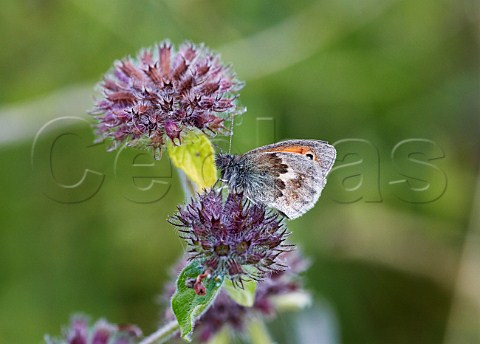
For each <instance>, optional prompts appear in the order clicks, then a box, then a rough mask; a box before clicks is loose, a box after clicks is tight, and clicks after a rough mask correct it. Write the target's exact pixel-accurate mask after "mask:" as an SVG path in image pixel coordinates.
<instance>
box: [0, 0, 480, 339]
mask: <svg viewBox="0 0 480 344" xmlns="http://www.w3.org/2000/svg"><path fill="white" fill-rule="evenodd" d="M477 7H478V3H476V1H474V0H471V1H470V0H462V1H455V0H441V1H438V0H426V1H421V2H419V1H413V0H389V1H379V0H378V1H374V0H364V1H360V2H356V1H353V0H323V1H314V0H304V1H289V0H276V1H273V0H268V1H239V0H235V1H228V2H227V1H219V0H218V1H213V0H196V1H194V0H185V1H175V0H166V1H159V0H151V1H144V2H138V1H136V2H134V1H129V0H118V1H115V2H113V1H104V0H100V1H84V0H82V1H80V0H69V1H54V0H43V1H40V0H26V1H14V0H6V1H3V2H2V11H0V41H1V42H2V49H1V51H0V65H1V66H2V73H1V82H0V104H1V106H2V107H0V125H1V126H3V128H2V130H3V132H5V133H7V132H8V133H9V134H12V135H13V136H15V135H17V136H18V137H19V138H20V139H18V140H11V139H10V140H9V141H2V144H1V145H0V166H2V168H1V172H0V173H1V178H0V190H2V192H1V197H0V205H1V206H0V276H1V277H0V342H2V343H3V342H5V343H37V342H40V341H41V338H42V336H43V334H44V333H58V331H59V328H60V326H61V325H62V324H66V323H67V321H68V318H69V314H70V313H72V312H75V311H82V312H85V313H88V314H91V315H92V316H93V317H94V318H98V317H101V316H106V317H107V318H108V319H109V320H110V321H111V322H115V323H125V322H128V323H136V324H138V325H140V326H141V327H142V328H143V330H144V332H145V333H149V332H151V331H153V329H154V328H155V326H156V325H157V324H158V322H159V319H160V314H161V310H160V308H159V306H158V305H157V303H156V298H157V296H158V295H159V294H160V293H161V291H162V286H163V285H164V283H165V282H166V280H167V278H168V274H169V271H170V270H169V269H170V266H171V265H172V264H173V263H174V262H175V260H176V259H177V258H178V257H179V256H180V255H181V252H182V250H183V247H182V244H181V241H180V240H179V239H177V237H176V234H175V231H174V230H173V229H172V228H171V226H170V225H168V224H167V223H166V221H165V219H166V217H167V216H168V215H169V214H172V213H173V212H174V211H175V206H176V204H178V203H179V202H182V200H183V195H182V193H181V186H180V184H179V183H180V182H179V180H178V177H177V175H176V172H175V171H174V169H173V168H172V166H171V165H170V162H169V161H168V159H167V157H166V156H165V157H164V158H163V159H162V160H161V161H160V162H157V163H154V162H153V160H152V159H151V156H149V155H148V154H146V153H145V152H138V151H130V150H123V151H121V152H120V153H117V152H114V153H107V152H106V151H105V147H104V146H103V145H92V142H93V134H92V130H91V128H90V127H89V125H86V124H85V123H80V122H81V121H80V122H79V123H77V124H76V123H74V122H75V121H73V122H72V123H70V122H68V121H67V122H68V123H66V124H67V125H66V126H55V128H53V129H52V130H50V131H44V132H42V133H41V135H39V137H38V139H37V141H35V145H34V146H35V147H34V148H35V149H34V151H33V159H31V154H32V145H33V143H34V135H30V134H28V138H26V139H25V137H24V135H23V132H28V133H30V132H37V131H39V130H40V128H41V126H42V125H43V124H46V123H47V121H48V120H49V119H51V118H54V117H61V116H79V117H81V118H84V119H87V121H89V123H91V122H92V121H91V119H90V118H88V116H87V115H86V111H87V110H88V109H89V108H90V107H91V105H92V101H91V96H93V95H94V92H93V86H94V84H95V83H96V82H97V81H98V80H99V79H100V78H101V76H102V74H103V73H104V72H106V71H107V70H108V69H109V68H110V66H111V65H112V62H113V61H114V60H115V59H119V58H121V57H123V56H125V55H128V54H130V55H133V54H135V53H136V52H137V50H138V49H140V48H141V47H142V46H147V45H151V44H153V43H154V42H158V41H161V40H163V39H164V38H170V39H171V40H172V42H174V43H176V44H178V43H180V42H182V41H183V40H185V39H188V40H192V41H194V42H205V43H206V44H207V45H208V46H209V47H211V48H213V49H215V50H217V51H219V52H221V53H223V57H224V59H225V60H226V61H225V62H231V63H233V66H234V69H235V70H236V71H237V72H238V74H239V75H238V76H239V78H240V79H242V80H246V81H247V85H246V87H245V88H244V90H243V91H242V95H241V97H240V100H241V102H242V103H243V104H244V105H245V106H247V108H248V112H247V113H246V114H245V115H244V116H243V120H242V123H241V125H239V124H240V123H236V124H237V126H236V127H235V136H234V140H233V150H234V152H237V153H240V152H244V151H246V150H248V149H252V148H254V147H256V146H257V145H260V144H267V143H271V142H273V141H278V140H281V139H286V138H318V139H324V140H328V141H330V142H336V141H339V140H342V139H346V138H359V139H363V140H367V141H368V142H370V143H371V145H372V147H374V150H373V157H374V159H366V160H365V161H364V164H363V165H362V173H363V174H364V176H368V175H370V176H371V175H375V176H376V175H378V182H377V183H376V184H374V185H373V186H372V187H373V188H376V189H374V190H370V191H372V192H373V193H375V194H376V195H378V197H377V196H376V197H377V198H378V199H376V200H375V201H370V202H369V201H368V199H365V198H364V199H360V200H358V201H357V202H353V203H342V202H339V195H338V194H337V191H338V190H342V184H341V182H342V181H341V180H340V181H339V180H337V179H335V176H334V175H332V177H331V180H330V181H329V184H327V187H326V189H325V191H324V195H323V197H322V198H321V200H320V201H319V203H318V204H317V206H316V207H315V208H314V209H313V210H312V211H310V212H309V213H308V214H306V215H305V216H304V217H302V218H301V219H299V220H297V221H293V222H291V223H290V225H289V227H290V229H291V230H293V232H294V234H293V235H292V241H294V242H296V243H298V244H299V246H301V247H303V248H304V250H305V251H306V253H307V255H310V256H311V257H312V259H313V265H312V268H311V270H310V271H309V273H308V283H307V286H308V287H309V288H310V289H311V290H312V291H313V292H314V294H315V296H316V298H317V300H322V301H323V303H324V304H326V305H328V307H329V309H331V312H332V314H333V315H332V316H333V318H334V322H333V323H334V325H335V324H336V326H335V328H337V329H338V338H339V341H340V342H341V343H422V344H424V343H442V342H444V340H445V338H451V332H452V331H453V332H454V333H457V335H458V336H460V337H455V338H463V339H465V338H467V339H470V340H471V341H470V342H475V339H478V338H479V337H478V335H479V334H478V332H476V330H478V328H477V329H475V325H472V323H469V322H465V323H464V322H462V321H460V322H459V321H458V320H457V319H454V318H453V315H452V313H451V310H452V309H453V308H454V306H455V304H454V303H453V301H454V300H456V298H457V297H458V295H457V294H458V283H457V281H456V276H457V274H458V273H459V271H460V267H461V264H463V258H464V257H463V256H461V252H462V247H463V245H464V242H465V238H468V237H467V236H466V235H467V233H468V230H469V229H470V230H475V229H476V228H475V227H474V226H472V223H473V220H472V219H471V216H472V214H473V215H474V214H476V213H478V212H480V209H479V208H478V207H479V205H478V204H476V205H475V204H473V198H474V195H473V193H474V187H473V185H475V182H476V179H477V178H478V163H479V159H478V157H479V153H480V141H479V135H478V133H479V129H480V128H479V126H480V123H479V116H478V115H479V102H478V98H479V78H478V76H479V74H478V72H479V47H478V42H479V37H480V32H479V29H478V27H479V22H478V18H479V17H478V8H477ZM84 85H87V86H84ZM72 86H78V87H79V89H80V90H82V92H79V93H78V96H77V99H76V100H78V101H77V102H72V103H66V104H63V106H64V107H63V108H66V109H68V111H66V113H50V112H48V106H47V110H45V109H42V110H41V111H40V110H39V111H38V112H37V111H35V107H33V108H32V107H24V105H28V104H35V103H32V102H34V101H36V100H38V99H43V98H46V99H53V100H52V101H57V102H62V99H60V100H59V99H58V97H57V98H55V97H53V98H48V97H49V96H50V95H52V94H53V95H55V94H60V95H61V94H62V93H61V92H62V90H64V89H66V88H68V87H72ZM85 87H87V89H89V90H90V89H91V90H92V91H91V93H90V95H91V96H90V95H88V96H85V94H89V92H85V90H84V88H85ZM65 101H66V100H65ZM57 105H58V104H57ZM12 108H13V109H19V110H18V111H17V112H18V113H17V112H16V113H15V114H16V115H15V116H12V115H11V114H12V112H11V111H10V110H11V109H12ZM52 108H55V107H54V105H52ZM24 109H28V111H27V110H25V111H27V112H25V111H24ZM22 111H24V112H22ZM17 115H18V116H17ZM44 115H45V118H44V117H42V116H44ZM22 116H23V117H22ZM52 116H53V117H52ZM20 118H22V119H23V120H22V121H21V122H19V123H20V124H21V125H16V124H17V122H15V121H16V120H17V119H20ZM43 118H44V119H43ZM29 119H30V120H29ZM39 119H40V122H39ZM38 123H42V124H41V125H38ZM9 137H10V136H9ZM410 138H423V139H428V140H431V141H433V142H435V144H436V145H437V146H438V147H440V149H441V150H442V151H443V152H444V155H445V157H444V158H440V159H437V160H435V161H432V163H434V164H435V165H436V166H437V167H438V168H439V169H440V170H442V171H443V172H444V174H445V175H446V177H447V187H446V190H445V192H444V193H443V194H442V195H441V197H440V198H439V199H438V200H436V201H434V202H430V203H426V204H415V203H412V202H404V201H402V200H400V199H398V197H397V196H396V195H395V192H394V191H393V189H392V188H391V185H390V184H389V182H390V181H392V180H396V179H399V178H401V175H400V174H399V171H398V170H397V169H396V168H397V166H396V165H395V164H394V162H393V161H392V159H391V152H392V149H393V148H394V147H395V145H397V143H399V142H401V141H402V140H405V139H410ZM216 141H217V143H218V144H219V145H220V146H222V147H224V148H225V147H228V145H227V143H226V142H225V140H223V141H221V138H219V139H218V140H216ZM55 142H56V143H57V144H55V145H53V143H55ZM52 147H53V148H52ZM339 153H341V154H342V153H346V152H342V151H340V149H339ZM50 154H51V159H50ZM344 158H345V160H344V161H343V163H348V162H354V161H355V159H353V160H349V159H351V158H352V157H348V156H345V157H344ZM133 161H135V162H136V163H138V164H140V165H142V164H143V165H149V164H150V166H143V168H142V167H139V168H135V167H132V162H133ZM357 161H358V159H357ZM32 162H33V165H32ZM85 168H89V169H90V170H93V171H97V172H99V173H101V175H103V179H102V177H101V175H100V179H96V180H93V181H92V182H91V183H92V185H87V187H88V190H87V191H86V192H85V193H84V194H81V193H80V194H72V193H69V192H68V189H65V188H63V189H62V188H58V185H57V184H56V183H61V184H64V185H72V184H75V183H76V182H78V181H79V180H81V178H82V176H83V173H84V169H85ZM407 172H408V171H407ZM412 173H413V172H412ZM133 177H136V178H133ZM151 177H161V178H160V179H161V180H162V181H163V183H161V185H158V187H159V189H154V192H153V194H152V193H148V192H144V193H142V192H140V191H139V189H138V187H140V188H142V187H143V188H147V187H148V186H149V185H150V183H151ZM102 180H103V182H102V183H101V185H100V187H99V188H98V192H94V193H93V194H91V195H90V196H91V197H90V196H89V192H90V191H91V190H95V188H96V187H97V186H98V185H97V182H101V181H102ZM89 181H90V179H89ZM353 184H355V183H353ZM135 185H136V186H137V187H135ZM343 189H345V185H344V186H343ZM159 195H160V196H159ZM58 200H61V202H58ZM475 207H476V208H475ZM472 263H474V264H475V263H476V264H477V265H480V261H475V262H472ZM477 282H478V281H477ZM479 290H480V288H479ZM460 296H461V295H460ZM477 297H478V294H477ZM476 300H477V302H478V301H479V298H477V299H476ZM472 302H474V301H472ZM473 304H474V303H473ZM477 305H478V304H477ZM473 309H474V310H475V308H473ZM476 311H477V313H475V312H473V313H471V316H467V317H466V318H467V319H469V321H472V319H474V317H475V316H476V315H477V316H478V315H480V313H478V309H477V310H476ZM469 314H470V313H469ZM462 319H463V318H462ZM294 323H295V321H294V317H289V316H285V317H281V318H280V319H279V320H277V321H275V322H274V323H273V324H271V326H270V327H271V329H272V330H273V338H275V339H276V341H277V342H279V343H292V342H295V340H296V339H294V337H293V334H292V333H295V331H296V329H294V328H293V326H294ZM473 324H475V320H473ZM314 326H315V325H314ZM449 333H450V335H447V334H449ZM462 336H464V337H462ZM475 336H477V337H475ZM282 338H286V339H283V340H282ZM464 342H468V341H466V340H465V341H464Z"/></svg>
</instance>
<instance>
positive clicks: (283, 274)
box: [162, 250, 309, 343]
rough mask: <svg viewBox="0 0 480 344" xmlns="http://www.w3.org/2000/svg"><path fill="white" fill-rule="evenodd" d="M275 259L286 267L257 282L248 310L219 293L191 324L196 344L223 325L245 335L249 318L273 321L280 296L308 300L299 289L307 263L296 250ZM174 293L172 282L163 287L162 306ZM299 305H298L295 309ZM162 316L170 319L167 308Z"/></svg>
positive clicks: (220, 328) (178, 268) (169, 311)
mask: <svg viewBox="0 0 480 344" xmlns="http://www.w3.org/2000/svg"><path fill="white" fill-rule="evenodd" d="M279 259H281V260H282V261H283V263H284V264H285V265H286V266H288V269H287V270H282V271H277V272H274V273H272V274H270V275H269V276H267V277H266V278H265V279H264V280H262V281H260V282H258V284H257V290H256V293H255V302H254V304H253V306H252V307H244V306H241V305H239V304H237V303H236V302H235V301H233V300H232V299H231V298H230V297H229V296H228V294H227V293H226V292H225V291H223V290H222V291H220V293H219V295H218V296H217V298H216V299H215V302H214V303H213V305H212V307H210V308H209V309H208V310H207V311H206V312H205V313H204V314H203V315H202V317H201V318H200V319H199V320H198V321H197V323H196V324H195V333H196V335H197V339H198V341H199V342H200V343H206V342H208V341H209V340H210V339H211V338H212V337H213V336H214V335H215V334H217V333H218V332H220V331H221V330H222V328H223V327H224V326H228V327H229V328H230V329H232V330H233V331H234V332H236V333H238V334H241V333H244V332H245V326H246V325H247V324H248V321H249V320H250V319H252V318H256V317H257V318H258V317H259V316H260V318H261V317H267V318H268V319H272V318H274V317H275V315H276V314H277V312H278V311H280V309H279V307H280V306H279V304H280V302H278V300H280V299H281V298H282V297H285V298H288V297H290V296H294V297H295V296H298V295H304V296H305V297H307V298H308V297H309V294H308V293H307V292H306V291H305V290H304V289H303V286H302V279H301V276H300V274H301V273H302V272H303V271H305V270H306V269H307V268H308V266H309V262H308V260H306V259H305V258H304V257H303V256H302V255H301V254H300V253H299V251H298V250H295V251H290V252H285V253H282V254H280V256H279ZM185 264H186V262H185V261H182V262H181V263H180V264H179V265H178V266H177V269H176V270H181V268H182V267H183V266H185ZM177 275H178V271H173V272H172V276H173V277H176V276H177ZM174 291H175V286H174V284H173V283H170V284H168V285H167V286H166V288H165V293H164V296H163V297H162V300H163V304H165V305H166V304H168V301H169V300H170V298H171V296H172V295H173V293H174ZM300 302H304V301H300ZM303 305H304V304H303ZM303 305H302V304H300V305H299V307H301V306H303ZM165 317H166V320H173V319H174V315H173V313H172V311H171V309H170V308H167V310H166V314H165Z"/></svg>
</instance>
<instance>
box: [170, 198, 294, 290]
mask: <svg viewBox="0 0 480 344" xmlns="http://www.w3.org/2000/svg"><path fill="white" fill-rule="evenodd" d="M170 222H171V223H172V224H174V225H176V226H179V227H180V229H179V231H180V233H181V237H182V238H183V239H185V241H186V242H187V244H188V252H189V255H190V257H189V260H196V261H198V262H201V263H202V264H203V265H204V267H205V271H208V272H209V273H211V274H212V275H213V276H223V275H225V276H227V277H229V278H230V279H231V280H232V281H234V282H237V283H239V284H240V285H241V284H242V279H243V278H247V279H248V278H253V279H257V280H258V279H262V278H263V277H264V276H265V274H268V273H272V272H277V271H280V270H283V269H284V268H285V266H284V265H282V264H281V262H280V260H279V259H278V256H279V254H280V253H282V252H285V251H289V250H291V248H292V246H291V245H288V244H285V240H286V238H287V236H288V232H287V228H286V226H285V224H284V222H283V217H282V216H279V215H277V214H275V213H270V212H268V211H267V210H266V209H265V207H264V206H262V205H256V204H253V203H250V202H249V201H247V200H246V198H244V197H243V196H242V195H241V194H234V193H230V194H228V196H227V197H225V198H224V197H223V196H222V192H221V190H214V189H212V190H209V191H205V192H204V193H203V194H200V195H198V197H196V198H194V199H192V201H191V202H190V203H189V204H187V205H185V206H183V207H179V209H178V213H177V215H175V216H174V217H172V218H171V219H170Z"/></svg>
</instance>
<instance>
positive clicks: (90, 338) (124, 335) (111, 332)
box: [45, 315, 142, 344]
mask: <svg viewBox="0 0 480 344" xmlns="http://www.w3.org/2000/svg"><path fill="white" fill-rule="evenodd" d="M141 335H142V331H141V330H140V329H139V328H138V327H136V326H132V325H125V326H119V325H113V324H110V323H108V322H107V321H105V320H103V319H101V320H98V321H97V322H96V323H95V324H94V325H93V326H89V322H88V319H87V318H86V317H84V316H81V315H76V316H74V317H72V320H71V321H70V325H69V326H68V327H67V328H64V329H63V336H62V338H59V339H58V338H51V337H50V336H46V337H45V342H46V343H47V344H133V343H137V341H138V338H140V336H141Z"/></svg>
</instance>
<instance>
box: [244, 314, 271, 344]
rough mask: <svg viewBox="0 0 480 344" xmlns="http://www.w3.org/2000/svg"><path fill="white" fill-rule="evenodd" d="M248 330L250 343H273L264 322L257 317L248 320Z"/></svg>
mask: <svg viewBox="0 0 480 344" xmlns="http://www.w3.org/2000/svg"><path fill="white" fill-rule="evenodd" d="M249 332H250V340H251V341H252V344H274V342H273V340H272V338H270V334H269V333H268V330H267V327H266V326H265V323H264V322H263V321H262V320H260V319H258V318H257V319H252V321H250V325H249Z"/></svg>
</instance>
